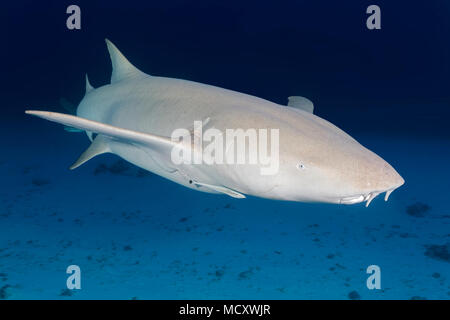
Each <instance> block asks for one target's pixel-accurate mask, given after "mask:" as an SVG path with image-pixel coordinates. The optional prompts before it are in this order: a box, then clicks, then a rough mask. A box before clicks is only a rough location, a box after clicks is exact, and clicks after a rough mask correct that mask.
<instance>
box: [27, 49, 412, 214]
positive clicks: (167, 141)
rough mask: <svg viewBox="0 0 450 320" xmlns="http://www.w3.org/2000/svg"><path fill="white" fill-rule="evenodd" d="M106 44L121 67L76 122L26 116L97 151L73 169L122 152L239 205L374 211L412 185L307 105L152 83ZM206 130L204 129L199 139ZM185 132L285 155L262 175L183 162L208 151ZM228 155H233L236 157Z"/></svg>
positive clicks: (253, 168)
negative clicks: (185, 154) (227, 137)
mask: <svg viewBox="0 0 450 320" xmlns="http://www.w3.org/2000/svg"><path fill="white" fill-rule="evenodd" d="M106 44H107V47H108V51H109V54H110V57H111V62H112V76H111V83H110V84H107V85H104V86H102V87H99V88H96V89H94V88H93V87H92V86H91V85H90V83H89V80H88V78H87V76H86V94H85V96H84V98H83V99H82V101H81V102H80V103H79V105H78V107H77V109H76V115H71V114H63V113H56V112H49V111H38V110H27V111H25V112H26V113H27V114H31V115H34V116H37V117H40V118H44V119H47V120H50V121H53V122H57V123H60V124H63V125H65V126H66V127H68V128H71V130H81V131H85V132H86V133H87V135H88V137H89V139H90V141H91V144H90V146H89V147H88V148H87V150H86V151H85V152H84V153H82V154H81V156H80V157H79V159H78V160H77V161H76V162H75V163H74V164H73V165H72V166H71V169H74V168H76V167H78V166H80V165H81V164H83V163H84V162H86V161H88V160H89V159H91V158H93V157H95V156H97V155H100V154H103V153H114V154H116V155H118V156H120V157H121V158H123V159H125V160H127V161H129V162H131V163H132V164H134V165H136V166H139V167H141V168H143V169H146V170H148V171H151V172H153V173H155V174H158V175H160V176H162V177H164V178H167V179H169V180H172V181H174V182H176V183H179V184H181V185H184V186H186V187H188V188H192V189H195V190H198V191H203V192H210V193H221V194H227V195H229V196H232V197H235V198H245V195H251V196H256V197H262V198H269V199H277V200H288V201H300V202H322V203H335V204H355V203H360V202H366V206H368V205H369V204H370V202H371V201H372V200H373V199H374V198H375V197H376V196H377V195H379V194H381V193H386V194H385V201H387V200H388V197H389V195H390V194H391V193H392V191H393V190H395V189H396V188H398V187H400V186H401V185H402V184H403V183H404V180H403V178H402V177H401V176H400V175H399V174H398V173H397V172H396V171H395V169H394V168H393V167H392V166H391V165H389V164H388V163H387V162H386V161H385V160H383V159H382V158H381V157H379V156H378V155H376V154H375V153H373V152H372V151H370V150H368V149H367V148H365V147H364V146H362V145H361V144H360V143H358V142H357V141H356V140H355V139H353V138H352V137H351V136H350V135H348V134H347V133H345V132H344V131H342V130H341V129H339V128H338V127H336V126H335V125H333V124H331V123H330V122H328V121H326V120H324V119H322V118H320V117H318V116H316V115H314V114H313V110H314V106H313V104H312V102H311V101H309V100H308V99H306V98H302V97H289V103H288V105H287V106H284V105H280V104H276V103H273V102H270V101H267V100H264V99H261V98H257V97H254V96H251V95H248V94H243V93H239V92H235V91H232V90H227V89H222V88H219V87H215V86H211V85H206V84H201V83H197V82H193V81H186V80H181V79H173V78H166V77H157V76H151V75H148V74H145V73H144V72H142V71H140V70H139V69H137V68H136V67H135V66H133V65H132V64H131V63H130V62H129V61H128V60H127V59H126V58H125V56H124V55H123V54H122V53H121V52H120V51H119V50H118V49H117V48H116V46H114V44H112V43H111V42H110V41H109V40H106ZM199 121H200V128H198V126H197V128H196V129H197V130H195V129H194V130H193V128H192V127H193V124H195V123H196V122H197V123H199ZM179 128H186V131H187V132H188V133H189V137H192V139H193V140H194V142H196V141H198V140H200V145H202V144H201V142H202V138H203V137H202V136H199V135H198V132H199V130H198V129H200V132H204V131H205V130H208V129H215V130H216V131H219V132H225V131H226V130H229V129H240V130H243V131H244V132H246V131H245V130H250V129H254V130H260V131H261V130H263V129H275V130H277V132H278V136H276V137H277V138H278V141H271V143H270V144H271V145H272V146H274V145H275V144H276V143H278V145H277V149H276V150H275V149H271V150H272V151H273V150H275V151H276V152H277V155H276V160H277V164H276V171H275V172H273V173H272V174H262V173H261V172H262V169H263V167H264V166H266V165H267V163H266V164H262V163H259V162H258V163H215V162H214V161H213V162H212V163H208V164H205V163H202V164H192V163H186V162H181V163H175V162H174V160H173V153H174V150H175V149H176V148H178V150H184V149H186V148H191V149H190V150H189V151H192V152H194V153H197V154H198V152H200V151H199V150H198V144H196V143H193V144H192V143H184V142H182V141H181V140H184V139H179V138H178V140H177V139H174V137H173V133H174V131H176V130H177V129H179ZM260 131H259V132H260ZM196 132H197V133H196ZM186 141H189V139H186ZM233 150H234V146H233ZM224 152H225V153H229V152H230V150H229V148H226V149H225V150H224ZM241 152H243V153H245V154H244V158H245V157H247V158H248V157H251V155H252V154H251V153H252V152H253V151H251V150H250V148H247V149H244V150H243V151H242V150H241ZM272 153H273V152H272ZM272 156H273V154H272ZM247 158H246V159H247Z"/></svg>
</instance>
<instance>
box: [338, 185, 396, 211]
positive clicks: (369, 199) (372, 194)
mask: <svg viewBox="0 0 450 320" xmlns="http://www.w3.org/2000/svg"><path fill="white" fill-rule="evenodd" d="M395 189H396V188H392V189H389V190H386V191H373V192H370V193H368V194H364V195H363V194H360V195H355V196H350V197H344V198H341V199H340V200H339V203H340V204H355V203H360V202H364V201H366V207H368V206H369V204H370V203H371V202H372V200H373V199H375V198H376V197H377V196H378V195H379V194H380V193H383V192H386V195H385V196H384V201H388V199H389V196H390V195H391V193H392V191H394V190H395Z"/></svg>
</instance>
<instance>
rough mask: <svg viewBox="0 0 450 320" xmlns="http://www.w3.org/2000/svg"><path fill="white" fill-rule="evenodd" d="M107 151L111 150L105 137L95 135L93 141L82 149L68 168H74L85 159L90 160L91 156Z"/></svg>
mask: <svg viewBox="0 0 450 320" xmlns="http://www.w3.org/2000/svg"><path fill="white" fill-rule="evenodd" d="M107 152H111V150H110V149H109V146H108V143H107V139H106V137H105V136H102V135H98V136H97V137H95V139H94V141H92V143H91V145H90V146H89V148H87V149H86V151H84V152H83V153H82V154H81V156H80V157H79V158H78V160H77V161H75V163H74V164H73V165H71V166H70V170H73V169H76V168H78V167H79V166H81V165H82V164H83V163H85V162H86V161H89V160H91V159H92V158H93V157H95V156H98V155H99V154H102V153H107Z"/></svg>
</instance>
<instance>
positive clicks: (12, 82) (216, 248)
mask: <svg viewBox="0 0 450 320" xmlns="http://www.w3.org/2000/svg"><path fill="white" fill-rule="evenodd" d="M69 4H71V3H69V2H65V1H48V2H47V3H45V2H44V3H41V2H40V3H39V4H37V3H32V2H31V1H28V2H27V1H22V2H20V1H19V2H16V3H15V4H8V5H4V6H5V7H4V8H3V9H4V10H2V16H1V17H0V18H1V23H2V24H4V26H1V27H2V28H0V30H1V31H0V32H1V33H2V39H3V41H4V43H6V45H5V46H2V47H3V49H2V52H1V58H2V60H1V61H2V62H3V66H2V69H3V70H4V71H3V72H2V75H3V76H2V79H1V82H2V83H1V86H0V87H1V93H2V117H1V118H0V123H1V126H0V136H1V137H2V152H1V158H0V176H1V177H2V184H1V188H0V200H1V201H0V299H36V298H38V299H109V298H112V299H133V298H137V299H231V298H235V299H259V298H261V299H349V294H350V293H351V292H353V291H356V292H357V294H358V295H359V296H360V298H361V299H411V298H427V299H449V297H450V268H449V267H450V264H449V263H450V252H449V251H450V210H449V209H448V205H447V200H448V192H449V184H448V181H450V170H449V169H448V165H449V163H450V134H449V130H448V126H447V122H448V119H449V115H450V111H449V110H450V108H449V105H450V90H449V81H448V79H449V75H450V68H449V66H450V64H449V62H450V45H449V39H450V32H449V31H450V30H449V22H448V21H450V20H449V19H448V18H449V15H450V12H449V10H450V8H449V6H448V5H447V4H445V3H444V2H439V1H430V2H427V4H426V5H425V4H422V5H421V6H420V7H416V6H414V5H413V4H410V3H409V2H406V1H403V2H402V1H398V2H396V4H392V3H388V2H385V1H379V3H378V4H379V5H380V7H381V9H382V30H378V31H368V30H367V29H366V28H365V18H366V15H365V8H366V7H367V6H368V5H369V4H372V3H369V2H365V1H362V2H361V3H360V4H358V5H355V4H332V3H330V4H328V5H324V4H323V3H321V4H312V3H307V2H304V3H303V2H299V3H296V4H294V2H289V3H286V4H284V5H280V4H275V3H274V4H270V5H269V4H264V3H259V2H248V3H246V4H245V5H244V4H238V3H233V2H223V3H222V4H216V5H211V4H208V2H201V1H200V2H196V3H195V4H192V3H191V2H187V1H173V2H171V3H170V4H167V3H165V2H164V3H163V2H161V3H158V2H151V1H150V2H146V3H145V4H144V3H140V2H137V1H128V2H127V4H116V3H114V2H107V3H102V2H99V1H98V2H96V1H91V2H89V3H83V2H81V3H80V6H81V9H82V17H83V18H82V19H83V20H82V30H80V31H69V30H67V29H66V28H65V18H66V14H65V8H66V7H67V6H68V5H69ZM105 37H108V38H110V39H111V40H112V41H113V42H114V43H115V44H116V45H117V46H118V47H119V49H120V50H121V51H122V52H123V53H124V54H125V55H126V56H127V57H128V58H129V59H130V61H131V62H132V63H134V64H135V65H136V66H137V67H139V68H140V69H141V70H143V71H145V72H147V73H149V74H154V75H162V76H169V77H178V78H185V79H189V80H194V81H199V82H204V83H209V84H214V85H218V86H222V87H225V88H229V89H233V90H236V91H241V92H245V93H250V94H253V95H256V96H260V97H262V98H266V99H269V100H272V101H274V102H277V103H285V102H286V97H288V96H290V95H303V96H306V97H308V98H310V99H311V100H312V101H314V103H315V108H316V109H315V113H316V114H318V115H319V116H321V117H323V118H325V119H327V120H329V121H331V122H333V123H335V124H336V125H338V126H339V127H341V128H342V129H344V130H345V131H346V132H348V133H350V134H351V135H352V136H353V137H355V138H356V139H357V140H358V141H360V142H361V143H362V144H363V145H365V146H366V147H368V148H369V149H371V150H373V151H374V152H376V153H377V154H379V155H380V156H382V157H383V158H384V159H386V160H387V161H388V162H389V163H391V164H392V165H393V166H394V167H395V168H396V169H397V171H398V172H399V173H400V174H401V175H402V176H403V178H404V179H405V181H406V183H405V185H404V186H402V187H401V188H399V189H398V190H396V191H395V192H394V193H393V194H392V195H391V197H390V199H389V201H388V202H384V201H383V199H382V197H378V198H376V199H375V200H374V201H373V202H372V203H371V205H370V207H369V208H365V207H364V205H363V204H359V205H353V206H338V205H323V204H304V203H293V202H281V201H270V200H264V199H257V198H252V197H249V198H247V199H233V198H229V197H226V196H219V195H211V194H204V193H200V192H195V191H192V190H189V189H186V188H183V187H181V186H178V185H176V184H174V183H172V182H170V181H167V180H164V179H162V178H160V177H158V176H155V175H153V174H151V173H146V172H144V171H142V170H139V169H138V168H136V167H133V166H131V165H128V164H127V163H125V162H123V161H121V160H120V159H119V158H118V157H116V156H114V155H102V156H99V157H97V158H94V159H93V160H91V161H89V162H88V163H86V164H85V165H83V166H82V167H80V168H78V169H77V170H75V171H70V170H68V166H69V165H71V164H72V163H73V162H74V160H76V158H77V157H78V155H79V154H80V153H81V152H82V151H83V150H84V149H85V148H86V147H87V146H88V139H87V137H86V136H85V135H84V134H77V133H69V132H66V131H64V130H63V129H62V127H61V126H59V125H56V124H53V123H49V122H46V121H43V120H40V119H35V118H31V117H26V116H25V115H23V111H24V110H25V109H27V108H29V107H33V108H37V109H46V110H54V111H59V112H61V111H62V109H61V106H60V105H59V102H58V101H59V99H60V98H61V97H64V98H66V99H68V100H70V101H72V102H73V103H77V102H78V101H79V100H80V99H81V97H82V96H83V94H84V80H83V77H84V74H85V73H86V72H87V73H88V74H89V77H90V79H91V82H92V84H93V85H94V86H95V87H97V86H100V85H103V84H105V83H107V82H108V81H109V76H110V64H109V60H108V56H107V51H106V48H105V45H104V42H103V38H105ZM71 264H75V265H79V266H80V268H81V271H82V281H81V285H82V289H81V290H75V291H68V290H66V279H67V277H68V275H67V274H66V268H67V266H69V265H71ZM374 264H375V265H378V266H380V268H381V290H369V289H368V288H367V287H366V279H367V277H368V276H369V275H368V274H367V273H366V268H367V267H368V266H369V265H374ZM351 296H352V297H354V296H355V295H354V294H352V295H351Z"/></svg>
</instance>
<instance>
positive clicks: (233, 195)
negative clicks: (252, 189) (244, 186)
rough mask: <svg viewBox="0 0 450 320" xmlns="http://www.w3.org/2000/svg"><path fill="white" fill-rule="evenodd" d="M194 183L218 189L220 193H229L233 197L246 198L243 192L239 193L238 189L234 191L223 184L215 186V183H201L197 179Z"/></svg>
mask: <svg viewBox="0 0 450 320" xmlns="http://www.w3.org/2000/svg"><path fill="white" fill-rule="evenodd" d="M194 184H195V185H196V186H199V187H205V188H208V189H211V190H214V191H217V192H219V193H224V194H226V195H229V196H230V197H233V198H238V199H243V198H245V195H243V194H242V193H239V192H237V191H234V190H232V189H229V188H226V187H223V186H215V185H211V184H207V183H201V182H197V181H194Z"/></svg>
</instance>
